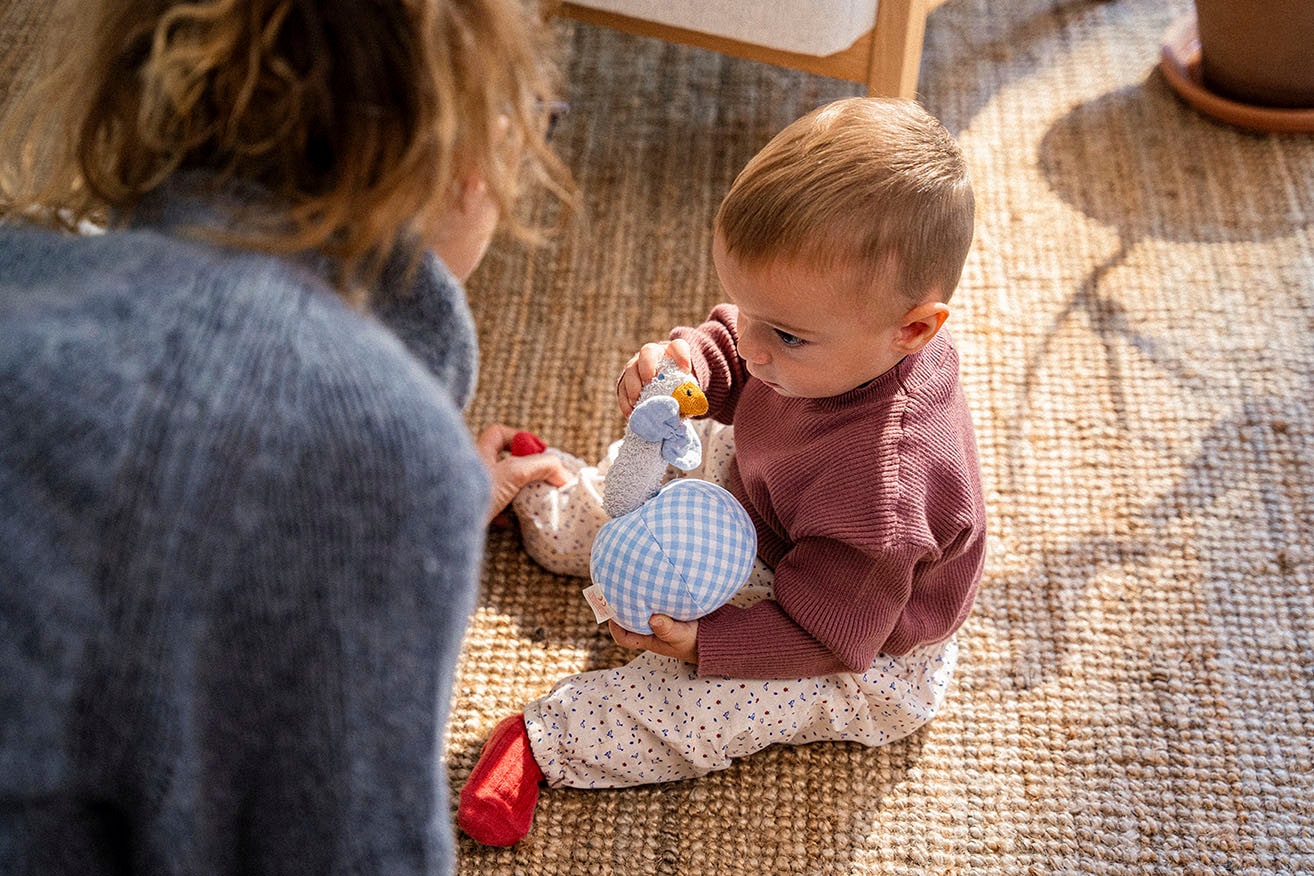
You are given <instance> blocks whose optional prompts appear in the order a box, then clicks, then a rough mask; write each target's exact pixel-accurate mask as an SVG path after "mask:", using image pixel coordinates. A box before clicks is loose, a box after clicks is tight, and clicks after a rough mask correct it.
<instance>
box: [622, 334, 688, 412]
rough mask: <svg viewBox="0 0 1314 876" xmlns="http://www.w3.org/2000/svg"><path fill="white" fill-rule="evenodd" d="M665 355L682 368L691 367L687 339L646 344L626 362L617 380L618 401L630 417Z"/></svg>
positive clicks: (685, 369)
mask: <svg viewBox="0 0 1314 876" xmlns="http://www.w3.org/2000/svg"><path fill="white" fill-rule="evenodd" d="M663 356H670V357H671V358H672V359H674V360H675V364H676V366H678V367H679V368H680V369H681V370H684V371H688V370H689V369H690V367H691V366H690V362H689V344H688V342H687V341H683V340H678V339H677V340H674V341H665V342H662V343H651V344H644V345H643V346H642V347H640V348H639V352H637V353H635V354H634V356H633V357H632V358H631V359H630V361H628V362H626V363H625V369H624V370H623V371H621V376H620V380H618V381H616V402H617V404H618V405H619V406H620V411H621V413H622V414H624V415H625V416H626V417H628V416H629V415H630V414H631V413H633V411H634V406H635V405H636V404H638V402H639V393H640V392H642V391H643V387H644V386H645V385H647V383H648V381H650V380H652V379H653V378H654V377H655V376H657V363H658V362H660V361H661V360H662V357H663Z"/></svg>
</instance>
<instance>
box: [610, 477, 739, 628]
mask: <svg viewBox="0 0 1314 876" xmlns="http://www.w3.org/2000/svg"><path fill="white" fill-rule="evenodd" d="M756 554H757V533H756V532H755V531H754V530H753V522H752V521H751V520H750V519H749V517H748V512H746V511H745V510H744V508H743V506H742V505H740V504H739V501H738V500H737V499H735V497H734V496H732V495H730V494H729V493H728V492H726V491H725V490H724V489H722V488H721V487H718V486H717V485H716V484H713V483H709V482H707V481H702V480H698V479H697V478H681V479H677V480H674V481H671V482H670V483H668V484H666V485H665V486H664V487H662V488H661V490H660V491H659V492H658V493H657V495H655V496H653V497H652V498H651V499H649V500H648V501H647V502H644V503H643V504H642V505H640V506H639V507H638V508H636V509H635V510H634V511H631V512H630V513H628V514H625V515H623V516H621V517H617V518H614V519H612V520H609V521H607V522H606V523H605V524H603V527H602V529H601V530H600V531H599V532H598V537H597V539H596V540H595V541H594V542H593V551H592V554H591V556H590V558H589V571H590V573H591V574H592V576H593V582H594V583H595V584H596V585H598V586H599V587H600V588H601V589H602V593H603V595H604V596H605V597H606V598H607V602H608V603H609V604H610V605H611V606H612V608H613V609H614V610H615V612H616V621H617V623H619V624H620V625H621V626H623V627H625V628H626V629H627V630H633V631H634V632H636V633H643V634H645V635H646V634H649V633H651V632H652V628H651V627H649V626H648V619H649V618H650V617H652V615H654V614H666V615H670V616H671V617H673V618H675V619H676V620H696V619H697V618H700V617H702V616H703V615H705V614H707V613H708V612H711V611H713V610H714V609H717V608H719V607H720V606H722V605H724V604H725V603H726V602H727V601H728V600H729V599H730V597H731V596H734V594H735V592H736V591H738V590H739V588H740V587H742V586H743V585H744V582H745V581H747V580H748V576H749V574H750V573H751V572H752V571H753V558H754V557H755V556H756Z"/></svg>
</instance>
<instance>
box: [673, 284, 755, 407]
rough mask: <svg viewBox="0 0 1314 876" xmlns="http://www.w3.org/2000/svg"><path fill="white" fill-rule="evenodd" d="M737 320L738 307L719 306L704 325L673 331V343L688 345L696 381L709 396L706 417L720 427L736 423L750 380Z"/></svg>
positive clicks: (682, 327) (684, 327)
mask: <svg viewBox="0 0 1314 876" xmlns="http://www.w3.org/2000/svg"><path fill="white" fill-rule="evenodd" d="M738 320H739V309H738V308H737V307H735V306H734V305H733V304H718V305H717V306H716V307H715V308H713V310H712V312H711V314H710V315H709V316H708V317H707V321H706V322H704V323H703V324H702V325H700V326H697V327H696V328H691V327H688V326H681V327H679V328H676V329H673V330H672V331H671V340H676V339H683V340H685V341H688V342H689V348H690V352H691V356H692V359H693V373H694V377H696V378H698V384H699V385H700V386H701V387H702V388H703V392H704V393H705V394H706V395H707V404H708V412H707V416H709V417H711V418H712V419H714V420H717V421H718V422H721V423H733V422H734V414H735V406H736V405H738V404H739V395H740V393H741V392H742V391H743V388H744V383H745V381H747V380H748V372H747V371H746V370H745V369H744V362H743V360H742V359H740V358H739V351H738V347H739V328H738Z"/></svg>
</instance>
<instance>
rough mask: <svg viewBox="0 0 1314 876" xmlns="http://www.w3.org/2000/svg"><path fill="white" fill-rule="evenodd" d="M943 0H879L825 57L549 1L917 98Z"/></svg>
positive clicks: (552, 7)
mask: <svg viewBox="0 0 1314 876" xmlns="http://www.w3.org/2000/svg"><path fill="white" fill-rule="evenodd" d="M945 2H947V0H879V2H878V3H877V4H876V20H875V21H874V22H873V24H872V28H871V30H869V31H867V32H866V33H865V34H863V35H862V36H860V37H859V38H858V39H857V41H856V42H854V44H853V45H852V46H850V47H849V48H847V49H844V50H843V51H839V52H836V53H834V54H833V55H825V56H818V55H807V54H800V53H798V52H785V51H781V50H779V49H772V48H768V47H766V46H759V45H755V44H753V43H747V42H740V41H739V40H732V39H727V38H725V37H719V36H714V35H712V34H705V33H700V32H698V31H693V30H686V29H684V28H680V27H671V26H669V25H665V24H659V23H657V22H653V21H646V20H644V19H641V18H633V17H631V16H628V15H620V14H618V13H615V12H606V11H603V10H599V9H594V8H592V7H589V6H580V5H579V4H577V3H569V2H559V3H553V2H549V3H548V4H547V6H548V9H549V11H550V12H552V13H554V14H556V15H560V16H562V17H565V18H570V19H573V20H575V21H579V22H583V23H585V24H590V25H595V26H599V27H607V28H611V29H613V30H619V31H624V32H625V33H629V34H634V35H636V36H645V37H656V38H657V39H660V40H665V41H666V42H671V43H681V44H683V45H690V46H697V47H698V48H702V49H710V50H711V51H714V52H720V53H721V54H724V55H731V56H733V57H736V58H747V59H749V60H752V61H761V62H763V63H766V64H774V65H776V66H778V67H789V68H791V69H795V70H803V71H805V72H808V73H817V74H820V75H822V76H832V77H834V78H836V79H845V80H848V81H850V82H858V83H862V84H864V85H866V86H867V94H868V95H869V96H872V97H906V98H915V97H916V95H917V76H918V73H919V69H920V67H921V61H922V42H923V38H924V37H925V34H926V17H927V16H928V15H929V14H930V13H931V12H932V11H933V10H935V9H936V8H937V7H939V6H941V5H943V4H944V3H945Z"/></svg>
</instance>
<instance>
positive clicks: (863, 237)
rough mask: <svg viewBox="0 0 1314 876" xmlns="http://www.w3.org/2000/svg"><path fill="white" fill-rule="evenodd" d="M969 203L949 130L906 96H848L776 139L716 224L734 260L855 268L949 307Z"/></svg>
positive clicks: (969, 228)
mask: <svg viewBox="0 0 1314 876" xmlns="http://www.w3.org/2000/svg"><path fill="white" fill-rule="evenodd" d="M975 211H976V208H975V200H974V197H973V195H972V185H971V181H970V180H969V178H968V174H967V162H966V160H965V159H964V157H963V154H962V152H961V150H960V149H959V147H958V144H957V143H955V142H954V139H953V137H952V136H950V134H949V132H948V131H946V130H945V129H944V126H943V125H941V124H940V123H939V122H938V121H937V120H936V119H935V118H934V117H933V116H931V115H930V114H929V113H928V112H927V111H926V110H925V109H923V108H922V107H921V105H919V104H917V103H916V102H914V101H911V100H898V99H886V98H860V97H855V98H847V99H843V100H838V101H835V102H833V103H830V104H827V105H825V106H822V107H819V108H817V109H816V110H813V111H812V112H811V113H809V114H807V115H805V116H803V117H802V118H800V119H798V120H797V121H795V122H793V123H792V124H790V125H788V126H787V127H786V128H785V129H784V130H782V131H781V132H780V133H779V134H777V135H776V136H775V137H774V138H772V140H771V141H770V142H769V143H767V145H766V146H765V147H763V149H762V151H760V152H759V153H758V154H757V155H755V156H754V157H753V159H752V160H751V161H749V162H748V164H747V165H746V166H745V167H744V169H743V170H742V171H741V172H740V174H739V176H738V177H737V178H736V179H735V182H734V184H733V185H732V186H731V187H730V191H729V193H728V194H727V195H726V197H725V200H724V201H722V203H721V207H720V210H719V211H718V212H717V216H716V229H717V233H718V234H720V235H721V238H722V240H723V241H724V243H725V246H726V251H727V252H728V253H730V254H731V255H732V256H734V257H735V258H737V259H739V260H741V261H744V262H749V263H753V262H758V263H762V262H766V261H769V260H772V259H775V258H782V259H789V260H794V259H798V260H803V261H806V262H808V263H810V264H812V265H814V266H816V267H820V268H823V269H832V268H851V267H858V268H860V269H862V270H863V271H864V272H865V273H866V274H867V275H868V276H871V277H873V278H875V280H876V281H877V282H879V283H882V284H889V285H890V286H891V287H892V288H894V289H896V290H898V292H899V293H900V294H901V295H903V296H904V298H905V299H906V300H907V301H908V302H910V303H916V302H918V301H920V300H922V299H923V298H925V297H926V296H928V295H930V296H934V297H937V298H939V299H940V300H943V301H948V300H949V298H950V297H951V296H952V295H953V292H954V289H955V288H956V287H957V285H958V280H959V278H960V276H961V274H962V270H963V264H964V262H965V261H966V259H967V253H968V250H969V248H970V247H971V244H972V233H973V224H974V216H975Z"/></svg>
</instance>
